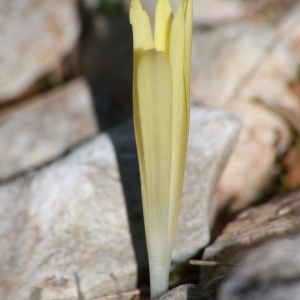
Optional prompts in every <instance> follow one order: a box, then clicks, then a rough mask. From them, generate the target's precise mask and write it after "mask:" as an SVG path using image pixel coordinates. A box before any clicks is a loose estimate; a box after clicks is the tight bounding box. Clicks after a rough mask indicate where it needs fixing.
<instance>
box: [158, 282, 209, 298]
mask: <svg viewBox="0 0 300 300" xmlns="http://www.w3.org/2000/svg"><path fill="white" fill-rule="evenodd" d="M199 299H200V300H213V298H212V297H211V296H209V295H208V294H207V292H206V291H205V290H204V288H203V287H202V286H201V285H196V284H184V285H180V286H178V287H176V288H175V289H173V290H171V291H169V292H167V293H166V294H164V295H163V296H162V297H161V298H160V300H199Z"/></svg>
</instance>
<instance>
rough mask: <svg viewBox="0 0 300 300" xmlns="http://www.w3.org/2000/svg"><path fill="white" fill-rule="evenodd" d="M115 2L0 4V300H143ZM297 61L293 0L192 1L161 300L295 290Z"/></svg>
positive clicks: (128, 59) (120, 9)
mask: <svg viewBox="0 0 300 300" xmlns="http://www.w3.org/2000/svg"><path fill="white" fill-rule="evenodd" d="M177 2H178V1H175V0H174V1H173V5H174V6H176V3H177ZM144 3H145V6H146V5H147V9H148V10H149V14H150V16H152V18H153V12H154V11H153V5H151V2H149V1H146V0H144ZM127 13H128V1H127V0H124V1H123V2H120V1H117V0H109V1H108V0H100V1H98V0H78V1H75V0H66V1H53V0H43V1H39V2H37V1H35V0H27V1H23V0H10V1H2V2H0V28H1V32H0V45H2V46H1V47H0V62H1V63H0V241H1V247H0V300H16V299H18V300H28V299H30V300H100V299H101V300H104V299H135V300H138V299H140V300H146V299H149V278H148V261H147V252H146V244H145V234H144V227H143V216H142V207H141V193H140V183H139V171H138V161H137V154H136V147H135V139H134V132H133V124H132V95H131V85H132V35H131V27H130V24H129V21H128V16H127ZM152 21H153V20H152ZM299 66H300V5H299V3H298V1H295V0H276V1H275V0H254V1H246V0H194V31H193V47H192V71H191V72H192V78H191V102H192V106H191V127H190V136H189V147H188V157H187V166H186V171H185V180H184V188H183V197H182V205H181V212H180V217H179V224H178V229H177V233H176V240H175V246H174V251H173V257H172V265H171V271H172V272H171V276H170V287H171V291H169V292H168V293H167V294H165V295H164V296H163V297H162V298H161V299H163V300H167V299H168V300H169V299H178V300H186V299H189V300H192V299H207V300H214V299H215V300H242V299H243V300H271V299H272V300H285V299H288V300H298V298H299V296H298V295H299V293H300V281H299V274H300V259H299V253H298V249H299V244H300V236H299V234H300V218H299V217H300V77H299Z"/></svg>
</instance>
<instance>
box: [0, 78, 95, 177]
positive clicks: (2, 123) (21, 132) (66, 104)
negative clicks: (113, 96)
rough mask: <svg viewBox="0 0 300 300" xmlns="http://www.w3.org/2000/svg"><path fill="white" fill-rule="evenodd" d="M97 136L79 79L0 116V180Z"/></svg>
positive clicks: (89, 100)
mask: <svg viewBox="0 0 300 300" xmlns="http://www.w3.org/2000/svg"><path fill="white" fill-rule="evenodd" d="M97 132H98V124H97V118H96V116H95V112H94V107H93V101H92V97H91V94H90V90H89V87H88V85H87V83H86V82H85V81H84V80H82V79H78V80H75V81H72V82H70V83H68V84H66V85H64V86H61V87H59V88H56V89H55V90H53V91H51V92H48V93H46V94H44V95H40V96H38V97H36V98H34V99H30V100H29V101H28V102H26V105H25V106H21V107H20V108H18V109H15V110H13V111H12V112H10V111H7V113H4V112H3V111H2V115H1V116H0V145H1V147H0V166H1V168H0V180H4V179H7V178H9V177H11V176H14V175H16V174H18V173H20V172H22V171H25V170H27V169H30V168H33V167H38V166H40V165H42V164H45V163H46V162H49V161H50V160H53V159H55V158H57V157H58V156H60V155H62V154H63V153H64V152H66V151H67V150H68V149H70V148H71V147H72V146H74V145H75V144H77V143H79V142H81V141H83V140H85V139H87V138H88V137H91V136H94V135H95V134H96V133H97Z"/></svg>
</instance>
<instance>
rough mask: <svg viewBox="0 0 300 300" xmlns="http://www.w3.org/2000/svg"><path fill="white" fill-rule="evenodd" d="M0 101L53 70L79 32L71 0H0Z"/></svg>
mask: <svg viewBox="0 0 300 300" xmlns="http://www.w3.org/2000/svg"><path fill="white" fill-rule="evenodd" d="M0 28H1V34H0V45H1V48H0V65H1V68H0V102H1V100H2V101H3V100H8V99H9V98H12V97H16V96H18V95H19V94H20V93H22V92H23V91H24V90H25V89H26V88H27V87H28V86H29V85H30V84H32V83H33V82H34V81H35V80H36V79H37V78H38V77H40V76H41V75H43V74H44V73H46V72H48V71H51V70H53V69H55V68H56V67H57V66H58V64H59V63H60V61H61V59H62V56H63V55H66V54H67V53H68V52H69V51H70V50H71V49H72V48H73V47H74V45H75V42H76V40H77V37H78V35H79V31H80V25H79V22H78V18H77V8H76V1H74V0H64V1H59V0H55V1H53V0H41V1H35V0H26V1H23V0H9V1H0Z"/></svg>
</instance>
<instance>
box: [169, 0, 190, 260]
mask: <svg viewBox="0 0 300 300" xmlns="http://www.w3.org/2000/svg"><path fill="white" fill-rule="evenodd" d="M184 3H185V2H184V0H182V1H181V3H180V5H179V7H178V11H177V12H176V14H175V15H174V18H173V22H172V28H171V37H170V52H169V59H170V63H171V70H172V79H173V89H172V90H173V103H172V171H171V183H170V220H169V236H170V239H169V244H170V245H169V247H170V248H171V249H172V247H173V241H174V236H175V231H176V225H177V218H178V213H179V208H180V201H181V194H182V185H183V177H184V169H185V161H186V148H187V132H188V131H187V127H188V124H187V121H188V120H187V113H186V112H187V103H186V96H185V84H184V72H183V70H184V39H185V15H184ZM170 255H171V253H170Z"/></svg>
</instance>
